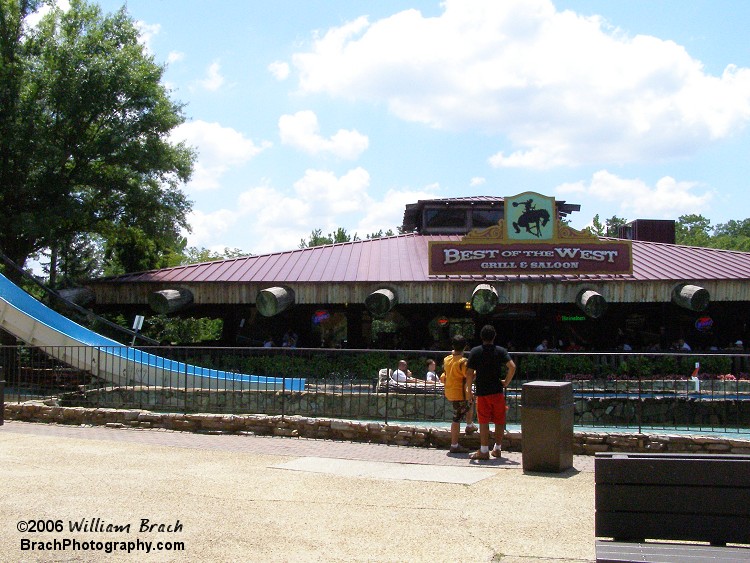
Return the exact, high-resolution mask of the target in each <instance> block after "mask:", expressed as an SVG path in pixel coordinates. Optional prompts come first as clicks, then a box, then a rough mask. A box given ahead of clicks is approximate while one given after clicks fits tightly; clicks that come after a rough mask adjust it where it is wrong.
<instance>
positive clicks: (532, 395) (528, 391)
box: [521, 381, 575, 473]
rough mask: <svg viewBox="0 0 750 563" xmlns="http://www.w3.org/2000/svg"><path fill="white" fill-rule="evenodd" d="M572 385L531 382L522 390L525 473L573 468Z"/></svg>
mask: <svg viewBox="0 0 750 563" xmlns="http://www.w3.org/2000/svg"><path fill="white" fill-rule="evenodd" d="M574 409H575V406H574V404H573V384H572V383H570V382H562V381H531V382H529V383H524V384H523V387H522V388H521V452H522V461H523V469H524V471H541V472H547V473H560V472H562V471H565V470H566V469H570V468H571V467H573V413H574Z"/></svg>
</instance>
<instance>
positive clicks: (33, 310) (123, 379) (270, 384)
mask: <svg viewBox="0 0 750 563" xmlns="http://www.w3.org/2000/svg"><path fill="white" fill-rule="evenodd" d="M0 328H2V329H4V330H5V331H7V332H9V333H10V334H12V335H13V336H15V337H16V338H18V339H19V340H22V341H23V342H26V343H27V344H29V345H32V346H39V347H41V348H43V349H44V352H45V353H47V354H49V355H50V356H52V357H54V358H56V359H57V360H59V361H61V362H63V363H66V364H68V365H70V366H72V367H75V368H77V369H81V370H84V371H87V372H90V373H91V374H92V375H94V376H96V377H99V378H101V379H103V380H105V381H107V382H109V383H111V384H114V385H147V386H152V387H178V388H183V389H184V388H198V389H217V390H218V389H237V390H241V389H267V390H272V391H281V390H287V391H302V390H303V389H304V388H305V379H303V378H297V377H295V378H280V377H264V376H258V375H245V374H241V373H232V372H228V371H219V370H215V369H208V368H204V367H199V366H194V365H190V364H186V363H183V362H177V361H174V360H170V359H168V358H163V357H161V356H157V355H154V354H150V353H148V352H145V351H143V350H139V349H137V348H131V347H129V346H125V345H124V344H120V343H119V342H117V341H116V340H112V339H110V338H107V337H105V336H102V335H101V334H98V333H96V332H93V331H92V330H89V329H87V328H86V327H83V326H81V325H79V324H78V323H76V322H73V321H71V320H70V319H68V318H67V317H65V316H63V315H61V314H59V313H57V312H56V311H53V310H52V309H50V308H49V307H47V306H46V305H44V304H43V303H42V302H40V301H38V300H37V299H35V298H34V297H32V296H31V295H29V294H28V293H26V292H25V291H24V290H23V289H21V288H20V287H18V286H17V285H15V284H14V283H13V282H11V281H10V280H9V279H8V278H6V277H5V276H3V275H2V274H0Z"/></svg>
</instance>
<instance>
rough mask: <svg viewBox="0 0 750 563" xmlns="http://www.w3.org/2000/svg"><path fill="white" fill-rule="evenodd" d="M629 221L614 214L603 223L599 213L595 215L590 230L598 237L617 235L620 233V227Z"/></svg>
mask: <svg viewBox="0 0 750 563" xmlns="http://www.w3.org/2000/svg"><path fill="white" fill-rule="evenodd" d="M627 222H628V220H627V219H623V218H622V217H618V216H617V215H613V216H612V217H610V218H609V219H606V220H605V221H604V224H602V222H601V219H600V218H599V214H598V213H597V214H596V215H594V218H593V220H592V221H591V227H587V228H588V230H589V231H590V232H591V233H593V234H595V235H596V236H598V237H617V236H619V235H620V227H621V226H623V225H625V224H626V223H627Z"/></svg>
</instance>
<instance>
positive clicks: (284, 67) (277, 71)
mask: <svg viewBox="0 0 750 563" xmlns="http://www.w3.org/2000/svg"><path fill="white" fill-rule="evenodd" d="M268 71H269V72H270V73H271V74H272V75H273V77H274V78H276V80H286V79H287V78H288V77H289V63H285V62H283V61H274V62H272V63H271V64H270V65H268Z"/></svg>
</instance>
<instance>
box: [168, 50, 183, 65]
mask: <svg viewBox="0 0 750 563" xmlns="http://www.w3.org/2000/svg"><path fill="white" fill-rule="evenodd" d="M184 59H185V53H183V52H182V51H170V52H169V54H168V55H167V63H169V64H172V63H176V62H179V61H182V60H184Z"/></svg>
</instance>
